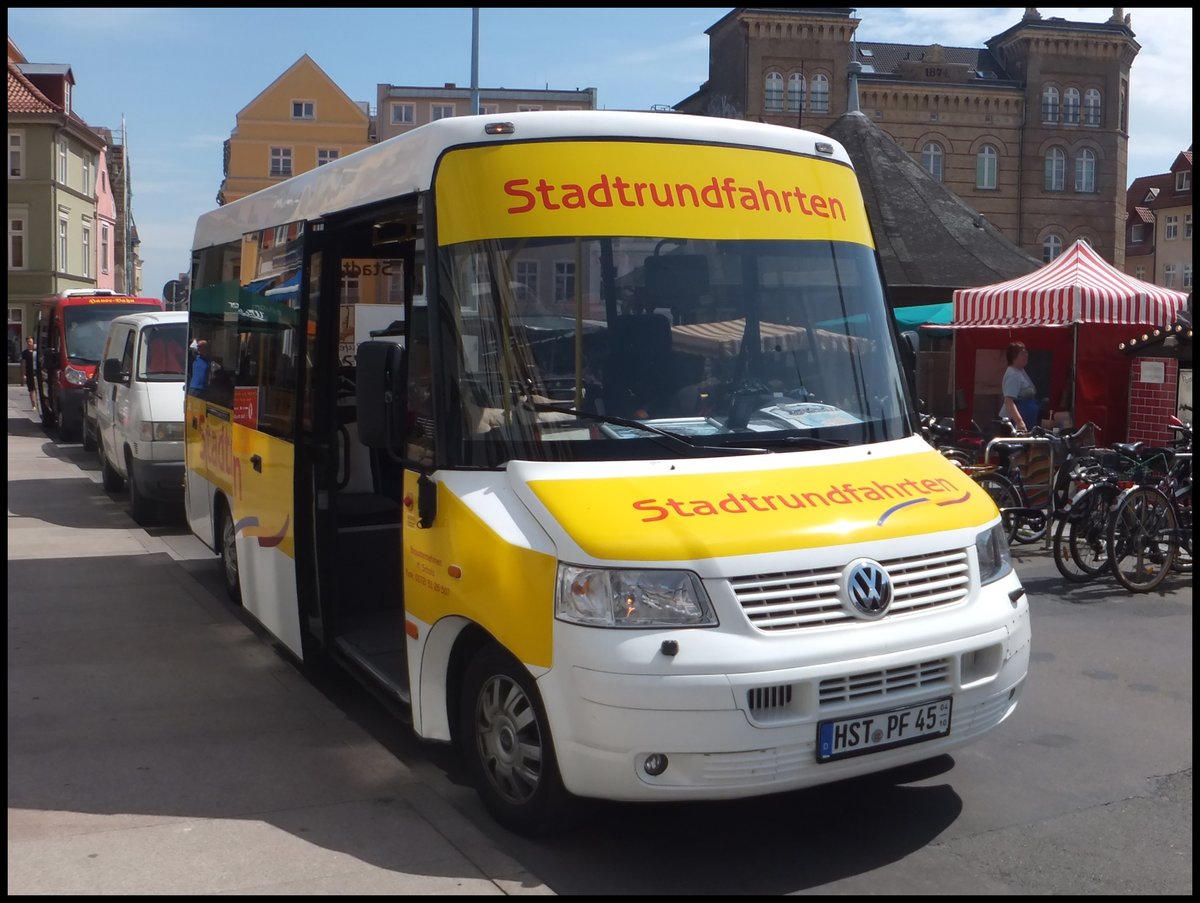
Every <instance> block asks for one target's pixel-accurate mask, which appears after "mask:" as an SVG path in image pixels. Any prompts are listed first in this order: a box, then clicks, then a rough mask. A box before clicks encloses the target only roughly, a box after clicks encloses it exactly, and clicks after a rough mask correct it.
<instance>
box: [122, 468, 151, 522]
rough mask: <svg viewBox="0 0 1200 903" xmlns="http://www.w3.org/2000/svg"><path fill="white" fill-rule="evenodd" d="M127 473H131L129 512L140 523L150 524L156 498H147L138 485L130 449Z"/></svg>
mask: <svg viewBox="0 0 1200 903" xmlns="http://www.w3.org/2000/svg"><path fill="white" fill-rule="evenodd" d="M125 473H127V474H129V480H128V482H129V513H130V514H132V515H133V519H134V520H135V521H137V522H138V523H139V524H142V525H145V524H149V523H151V522H152V521H153V520H154V500H153V499H149V498H147V497H146V493H145V492H144V491H143V490H142V489H141V488H140V487H139V486H138V482H137V478H136V477H135V476H134V475H133V455H131V454H129V452H128V451H126V452H125Z"/></svg>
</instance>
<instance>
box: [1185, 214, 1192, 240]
mask: <svg viewBox="0 0 1200 903" xmlns="http://www.w3.org/2000/svg"><path fill="white" fill-rule="evenodd" d="M1183 237H1184V238H1187V239H1190V238H1191V237H1192V215H1191V214H1190V213H1185V214H1184V215H1183Z"/></svg>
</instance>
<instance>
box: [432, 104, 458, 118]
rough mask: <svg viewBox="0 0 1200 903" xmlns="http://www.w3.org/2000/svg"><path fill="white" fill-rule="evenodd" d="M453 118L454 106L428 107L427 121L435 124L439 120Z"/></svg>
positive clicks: (433, 105) (436, 105) (439, 105)
mask: <svg viewBox="0 0 1200 903" xmlns="http://www.w3.org/2000/svg"><path fill="white" fill-rule="evenodd" d="M453 117H454V104H452V103H435V104H430V106H429V119H430V121H431V122H437V120H439V119H451V118H453Z"/></svg>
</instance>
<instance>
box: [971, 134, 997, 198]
mask: <svg viewBox="0 0 1200 903" xmlns="http://www.w3.org/2000/svg"><path fill="white" fill-rule="evenodd" d="M999 166H1000V158H999V155H997V153H996V149H995V148H994V147H992V146H991V145H990V144H985V145H984V146H983V147H981V148H980V149H979V153H977V154H976V155H975V187H976V188H986V189H995V187H996V180H997V176H998V170H999Z"/></svg>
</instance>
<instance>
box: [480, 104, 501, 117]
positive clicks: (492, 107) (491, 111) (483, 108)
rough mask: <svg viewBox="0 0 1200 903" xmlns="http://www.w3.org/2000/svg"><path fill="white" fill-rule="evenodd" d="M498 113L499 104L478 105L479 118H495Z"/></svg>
mask: <svg viewBox="0 0 1200 903" xmlns="http://www.w3.org/2000/svg"><path fill="white" fill-rule="evenodd" d="M499 113H500V104H498V103H481V104H480V105H479V115H480V116H497V115H499Z"/></svg>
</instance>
